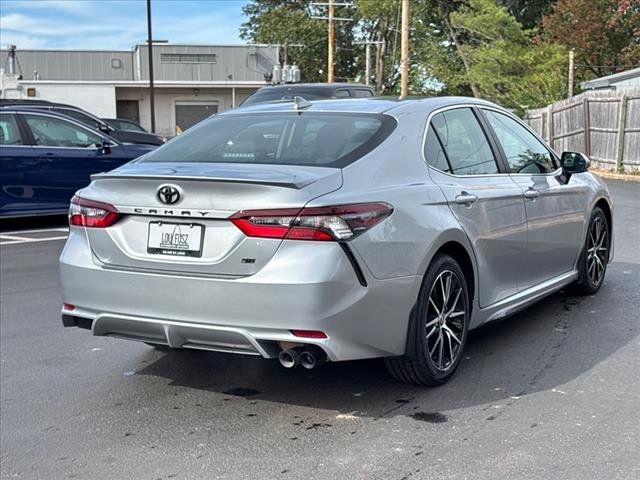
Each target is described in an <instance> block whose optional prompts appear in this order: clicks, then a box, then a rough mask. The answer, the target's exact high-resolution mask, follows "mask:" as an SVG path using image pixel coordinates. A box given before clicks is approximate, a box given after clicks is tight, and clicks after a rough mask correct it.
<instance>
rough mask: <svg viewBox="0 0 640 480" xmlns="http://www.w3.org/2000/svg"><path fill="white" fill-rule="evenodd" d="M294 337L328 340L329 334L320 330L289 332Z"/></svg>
mask: <svg viewBox="0 0 640 480" xmlns="http://www.w3.org/2000/svg"><path fill="white" fill-rule="evenodd" d="M289 331H290V332H291V333H292V334H293V335H294V336H296V337H302V338H327V334H326V333H324V332H321V331H320V330H289Z"/></svg>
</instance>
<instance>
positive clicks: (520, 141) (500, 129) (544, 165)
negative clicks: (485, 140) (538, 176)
mask: <svg viewBox="0 0 640 480" xmlns="http://www.w3.org/2000/svg"><path fill="white" fill-rule="evenodd" d="M484 114H485V116H486V117H487V120H488V121H489V123H490V124H491V127H492V128H493V130H494V132H496V136H497V137H498V141H499V142H500V145H502V150H504V154H505V156H506V157H507V162H508V163H509V170H510V171H511V173H550V172H553V171H555V170H556V168H557V166H556V162H555V159H554V158H553V156H552V155H551V153H550V152H549V150H548V149H547V148H546V147H545V146H544V145H543V144H542V142H540V140H538V139H537V138H536V137H535V136H534V135H533V134H532V133H531V132H529V130H527V129H526V128H525V127H523V126H522V125H520V124H519V123H518V122H516V121H515V120H514V119H513V118H511V117H509V116H507V115H504V114H502V113H498V112H494V111H493V110H484Z"/></svg>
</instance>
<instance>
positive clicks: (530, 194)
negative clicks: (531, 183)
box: [524, 187, 540, 200]
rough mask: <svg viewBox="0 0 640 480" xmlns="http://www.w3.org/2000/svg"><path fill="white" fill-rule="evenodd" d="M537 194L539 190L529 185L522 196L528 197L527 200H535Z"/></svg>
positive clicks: (538, 194)
mask: <svg viewBox="0 0 640 480" xmlns="http://www.w3.org/2000/svg"><path fill="white" fill-rule="evenodd" d="M539 196H540V192H539V191H538V190H536V189H535V188H531V187H529V188H528V189H527V190H525V192H524V198H528V199H529V200H535V199H536V198H538V197H539Z"/></svg>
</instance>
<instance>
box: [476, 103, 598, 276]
mask: <svg viewBox="0 0 640 480" xmlns="http://www.w3.org/2000/svg"><path fill="white" fill-rule="evenodd" d="M482 111H483V114H484V116H485V117H486V119H487V122H488V123H489V124H490V125H491V128H492V130H493V132H494V133H495V137H496V139H497V142H498V143H499V146H500V148H501V149H502V151H503V152H504V156H505V158H506V162H507V164H508V167H509V170H510V175H511V178H512V179H513V180H514V181H515V182H516V183H517V184H518V185H519V186H520V188H521V189H522V192H523V194H524V197H525V199H524V204H525V209H526V213H527V228H528V236H527V238H528V241H527V252H526V256H525V265H524V268H523V270H522V273H521V276H520V285H521V286H522V287H524V288H527V287H531V286H534V285H537V284H539V283H541V282H544V281H546V280H549V279H551V278H553V277H556V276H558V275H561V274H563V273H567V272H570V271H571V270H573V268H574V266H575V264H576V260H577V258H578V255H579V254H580V245H582V241H581V238H580V237H581V232H582V231H583V228H584V222H585V205H586V204H587V203H586V202H587V197H586V195H587V188H586V186H585V185H583V184H581V183H580V182H569V183H568V184H565V182H564V181H563V180H562V179H560V178H558V174H559V171H558V168H559V166H560V165H559V161H558V159H557V158H556V157H555V155H554V154H553V153H552V152H551V150H550V149H548V148H547V147H546V146H545V145H544V144H543V143H542V142H541V141H540V140H538V138H536V136H535V135H534V134H533V133H531V131H529V129H528V128H527V127H525V126H524V125H523V124H521V123H520V122H519V121H518V120H516V119H515V118H513V117H511V116H510V115H508V114H506V113H504V112H500V111H497V110H493V109H486V108H485V109H483V110H482Z"/></svg>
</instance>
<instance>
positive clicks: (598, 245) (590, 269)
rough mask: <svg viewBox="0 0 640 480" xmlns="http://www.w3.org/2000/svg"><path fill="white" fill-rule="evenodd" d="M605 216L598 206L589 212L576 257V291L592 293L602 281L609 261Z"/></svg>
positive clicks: (607, 230)
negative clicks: (580, 250)
mask: <svg viewBox="0 0 640 480" xmlns="http://www.w3.org/2000/svg"><path fill="white" fill-rule="evenodd" d="M609 229H610V227H609V222H607V217H606V215H605V214H604V212H603V211H602V209H601V208H600V207H596V208H594V209H593V212H591V218H590V219H589V227H588V230H587V238H586V240H585V243H584V248H583V249H582V253H581V255H580V258H579V259H578V273H579V277H578V281H577V283H576V290H577V293H582V294H585V295H592V294H594V293H596V292H597V291H598V290H600V287H602V284H603V283H604V276H605V273H606V272H607V263H608V262H609V248H610V245H611V232H610V230H609Z"/></svg>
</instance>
